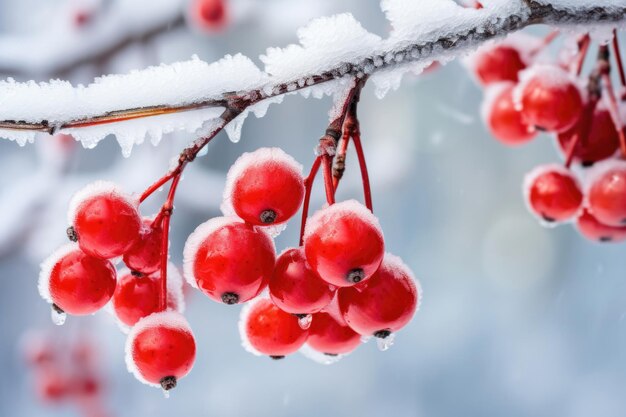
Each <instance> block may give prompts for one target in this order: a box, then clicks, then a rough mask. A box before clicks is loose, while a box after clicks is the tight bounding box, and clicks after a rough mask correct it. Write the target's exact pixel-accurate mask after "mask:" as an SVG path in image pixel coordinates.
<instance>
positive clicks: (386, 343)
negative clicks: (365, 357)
mask: <svg viewBox="0 0 626 417" xmlns="http://www.w3.org/2000/svg"><path fill="white" fill-rule="evenodd" d="M395 336H396V335H395V334H394V333H391V334H390V335H389V336H387V337H385V338H376V346H378V350H380V351H381V352H384V351H386V350H389V348H390V347H391V346H393V342H394V339H395Z"/></svg>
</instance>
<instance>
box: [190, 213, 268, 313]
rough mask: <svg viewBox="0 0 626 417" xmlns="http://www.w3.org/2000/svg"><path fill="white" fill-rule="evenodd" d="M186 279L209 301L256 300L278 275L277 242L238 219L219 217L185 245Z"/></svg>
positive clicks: (236, 301) (193, 235)
mask: <svg viewBox="0 0 626 417" xmlns="http://www.w3.org/2000/svg"><path fill="white" fill-rule="evenodd" d="M184 258H185V278H186V279H187V281H188V282H189V284H191V285H192V286H194V287H196V288H199V289H200V290H201V291H202V292H204V293H205V294H206V295H207V296H209V298H211V299H213V300H215V301H217V302H223V303H226V304H236V303H243V302H246V301H248V300H250V299H252V298H254V297H256V296H257V295H258V294H259V293H260V292H261V291H262V290H263V289H264V288H265V287H266V286H267V283H268V282H269V279H270V277H271V275H272V273H273V271H274V263H275V258H276V254H275V250H274V242H273V241H272V239H271V238H270V237H269V235H268V234H267V233H265V232H264V231H263V230H260V229H257V228H255V227H253V226H252V225H250V224H247V223H244V222H243V221H241V220H240V219H237V218H234V217H216V218H213V219H211V220H209V221H207V222H205V223H203V224H201V225H200V226H198V228H196V230H195V231H194V232H193V233H192V234H191V235H190V236H189V238H188V239H187V243H186V244H185V251H184Z"/></svg>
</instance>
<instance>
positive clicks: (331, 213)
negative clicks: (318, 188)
mask: <svg viewBox="0 0 626 417" xmlns="http://www.w3.org/2000/svg"><path fill="white" fill-rule="evenodd" d="M345 216H355V217H358V218H359V219H361V220H362V221H364V222H366V223H369V224H370V225H372V227H373V228H374V229H376V230H378V232H379V233H380V235H381V236H382V235H383V232H382V228H381V227H380V223H379V222H378V218H377V217H376V216H374V214H372V212H371V211H369V209H368V208H367V207H365V206H364V205H363V204H361V203H359V202H358V201H356V200H346V201H342V202H340V203H336V204H333V205H330V206H328V207H325V208H323V209H321V210H318V211H317V212H315V214H313V215H312V216H311V217H310V218H309V219H308V220H307V222H306V228H305V230H304V241H305V242H306V240H307V239H308V237H309V236H311V235H312V234H314V233H316V232H317V230H318V229H320V228H326V227H328V224H329V223H332V222H333V220H334V219H338V218H344V217H345Z"/></svg>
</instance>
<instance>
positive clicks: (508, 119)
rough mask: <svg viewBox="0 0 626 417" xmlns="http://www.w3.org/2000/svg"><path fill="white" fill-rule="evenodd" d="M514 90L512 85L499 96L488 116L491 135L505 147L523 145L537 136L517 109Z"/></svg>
mask: <svg viewBox="0 0 626 417" xmlns="http://www.w3.org/2000/svg"><path fill="white" fill-rule="evenodd" d="M513 89H514V85H513V84H511V85H509V86H507V87H505V88H504V89H503V90H502V91H501V92H500V93H499V94H498V96H497V97H496V98H495V99H494V100H493V102H492V104H491V108H490V109H489V114H488V116H487V124H488V126H489V130H490V131H491V134H492V135H493V136H494V137H495V138H496V139H498V140H499V141H500V142H502V143H504V144H505V145H521V144H523V143H526V142H528V141H530V140H531V139H533V138H534V137H535V136H537V131H536V130H535V129H533V128H531V127H530V126H528V125H527V124H526V123H525V122H524V119H523V117H522V113H521V112H520V111H519V110H517V109H516V108H515V104H514V102H513Z"/></svg>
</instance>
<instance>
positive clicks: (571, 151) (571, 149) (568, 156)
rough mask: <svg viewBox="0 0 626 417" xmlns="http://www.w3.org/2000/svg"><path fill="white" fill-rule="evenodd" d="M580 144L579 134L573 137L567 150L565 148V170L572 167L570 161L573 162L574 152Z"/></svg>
mask: <svg viewBox="0 0 626 417" xmlns="http://www.w3.org/2000/svg"><path fill="white" fill-rule="evenodd" d="M579 143H580V134H578V133H576V134H575V136H574V140H572V143H570V146H569V148H567V154H566V158H565V168H567V169H569V168H570V167H571V166H572V161H573V160H574V151H575V150H576V147H578V144H579Z"/></svg>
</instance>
